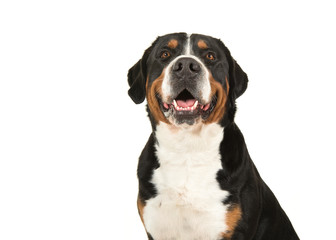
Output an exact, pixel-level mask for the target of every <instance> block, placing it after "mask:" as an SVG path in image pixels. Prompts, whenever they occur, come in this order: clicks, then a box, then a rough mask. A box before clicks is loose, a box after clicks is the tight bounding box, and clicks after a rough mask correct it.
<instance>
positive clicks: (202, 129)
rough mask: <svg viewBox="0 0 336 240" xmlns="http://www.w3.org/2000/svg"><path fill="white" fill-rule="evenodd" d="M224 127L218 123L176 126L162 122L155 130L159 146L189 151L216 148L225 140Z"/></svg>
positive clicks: (182, 152)
mask: <svg viewBox="0 0 336 240" xmlns="http://www.w3.org/2000/svg"><path fill="white" fill-rule="evenodd" d="M223 130H224V128H223V127H222V126H220V125H219V124H217V123H211V124H204V123H197V124H195V125H192V126H189V125H181V126H174V125H171V124H166V123H163V122H161V123H160V124H159V125H158V126H157V127H156V131H155V137H156V140H157V147H159V148H161V149H163V148H164V149H167V150H168V149H169V152H175V153H178V152H179V153H181V154H184V153H188V152H199V151H209V150H210V149H214V148H215V149H216V150H217V151H218V147H219V144H220V143H221V141H222V140H223Z"/></svg>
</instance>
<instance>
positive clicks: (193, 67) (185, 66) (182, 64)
mask: <svg viewBox="0 0 336 240" xmlns="http://www.w3.org/2000/svg"><path fill="white" fill-rule="evenodd" d="M172 70H173V74H175V75H176V76H178V77H180V78H181V77H187V78H193V77H196V76H197V75H198V73H199V72H200V71H201V65H200V64H199V63H198V62H197V61H196V60H195V59H193V58H188V57H185V58H180V59H178V60H177V61H176V62H175V63H174V65H173V67H172Z"/></svg>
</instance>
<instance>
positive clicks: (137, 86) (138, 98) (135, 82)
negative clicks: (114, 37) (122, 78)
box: [127, 46, 152, 104]
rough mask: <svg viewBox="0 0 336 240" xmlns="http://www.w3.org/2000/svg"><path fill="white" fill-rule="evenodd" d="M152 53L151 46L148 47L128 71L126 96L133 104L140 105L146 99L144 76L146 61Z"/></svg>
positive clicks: (145, 73)
mask: <svg viewBox="0 0 336 240" xmlns="http://www.w3.org/2000/svg"><path fill="white" fill-rule="evenodd" d="M151 51H152V46H151V47H149V48H148V49H147V50H146V51H145V53H144V54H143V56H142V58H141V59H140V60H139V61H138V62H137V63H136V64H135V65H134V66H133V67H132V68H130V69H129V70H128V74H127V77H128V85H129V86H130V89H129V90H128V95H129V96H130V97H131V98H132V100H133V102H135V103H136V104H140V103H142V102H143V101H144V100H145V97H146V76H147V66H146V63H147V59H148V56H149V54H150V52H151Z"/></svg>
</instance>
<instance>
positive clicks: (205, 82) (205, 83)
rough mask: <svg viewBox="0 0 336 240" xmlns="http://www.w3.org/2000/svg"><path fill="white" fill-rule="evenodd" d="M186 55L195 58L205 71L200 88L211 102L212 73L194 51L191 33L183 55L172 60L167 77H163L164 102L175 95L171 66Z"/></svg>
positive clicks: (203, 95) (205, 100)
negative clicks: (172, 86) (172, 85)
mask: <svg viewBox="0 0 336 240" xmlns="http://www.w3.org/2000/svg"><path fill="white" fill-rule="evenodd" d="M184 57H189V58H193V59H194V60H196V61H197V62H198V63H199V64H200V65H201V68H202V70H203V72H204V74H203V76H202V77H201V79H200V81H201V82H200V83H199V84H200V85H199V88H200V89H199V90H200V92H201V93H202V100H203V101H204V103H208V102H210V100H211V99H210V97H211V86H210V78H209V77H210V74H209V71H208V69H207V68H206V67H205V65H204V64H203V62H202V61H201V59H199V58H198V57H197V56H195V55H194V54H193V52H192V47H191V41H190V35H188V37H187V41H186V43H185V45H184V49H183V51H182V55H180V56H178V57H176V58H175V59H174V60H173V61H171V62H170V63H169V65H168V66H167V68H166V72H165V73H166V74H165V75H164V76H165V77H164V78H163V82H162V94H163V96H162V100H163V101H164V102H167V101H168V100H169V99H168V98H169V97H170V96H171V95H173V93H172V88H171V76H170V75H171V68H172V66H173V65H174V64H175V63H176V61H178V60H179V59H180V58H184Z"/></svg>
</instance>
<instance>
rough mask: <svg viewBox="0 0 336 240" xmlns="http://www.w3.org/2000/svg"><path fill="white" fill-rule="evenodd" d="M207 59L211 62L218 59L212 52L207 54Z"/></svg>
mask: <svg viewBox="0 0 336 240" xmlns="http://www.w3.org/2000/svg"><path fill="white" fill-rule="evenodd" d="M205 57H206V58H207V59H209V60H211V61H214V60H215V59H216V57H215V54H214V53H212V52H209V53H207V55H206V56H205Z"/></svg>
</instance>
